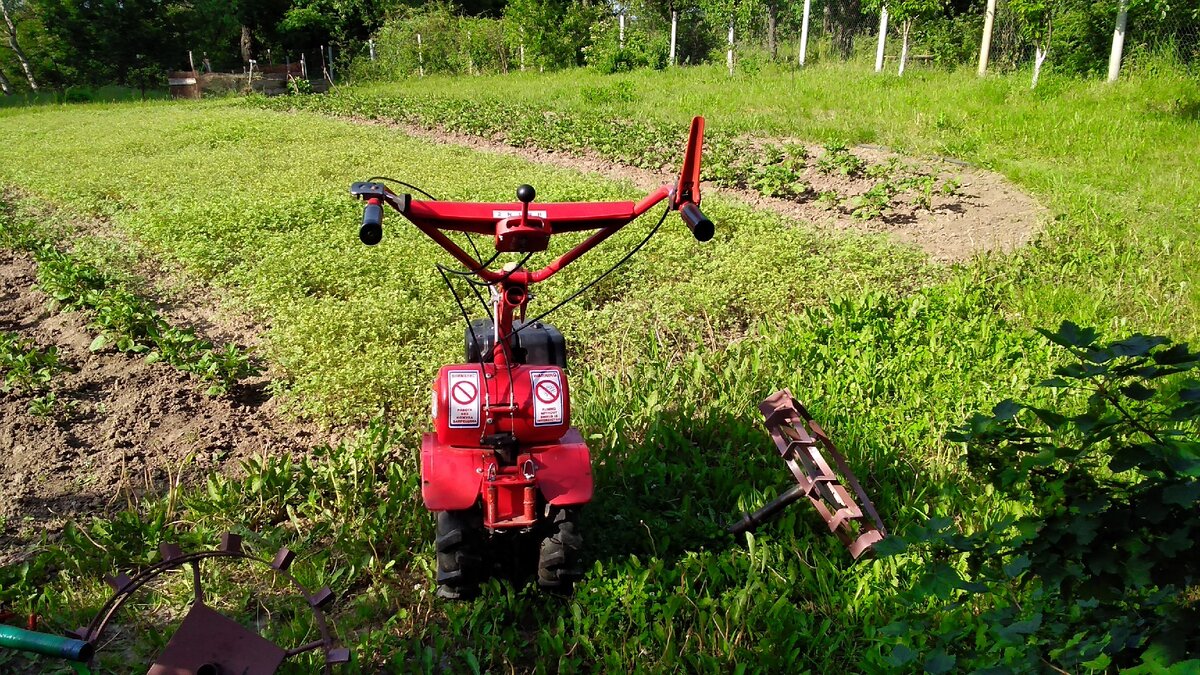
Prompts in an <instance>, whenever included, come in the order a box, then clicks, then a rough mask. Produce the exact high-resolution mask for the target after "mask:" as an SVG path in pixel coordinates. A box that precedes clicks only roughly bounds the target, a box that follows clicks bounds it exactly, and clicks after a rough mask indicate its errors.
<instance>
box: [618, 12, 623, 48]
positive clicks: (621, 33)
mask: <svg viewBox="0 0 1200 675" xmlns="http://www.w3.org/2000/svg"><path fill="white" fill-rule="evenodd" d="M617 18H618V19H619V23H620V25H621V29H620V35H619V37H618V43H619V45H620V47H621V49H625V15H624V14H622V15H620V16H619V17H617Z"/></svg>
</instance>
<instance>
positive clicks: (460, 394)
mask: <svg viewBox="0 0 1200 675" xmlns="http://www.w3.org/2000/svg"><path fill="white" fill-rule="evenodd" d="M446 386H447V387H449V389H450V392H449V395H448V396H447V397H446V398H447V399H448V401H449V406H450V420H449V422H450V428H451V429H474V428H477V427H479V371H478V370H451V371H449V372H448V373H446Z"/></svg>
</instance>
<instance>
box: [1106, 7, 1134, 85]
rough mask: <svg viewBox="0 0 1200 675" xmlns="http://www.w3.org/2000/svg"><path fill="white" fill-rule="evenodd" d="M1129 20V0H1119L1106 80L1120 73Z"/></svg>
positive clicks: (1115, 78) (1114, 77) (1112, 80)
mask: <svg viewBox="0 0 1200 675" xmlns="http://www.w3.org/2000/svg"><path fill="white" fill-rule="evenodd" d="M1128 21H1129V0H1121V6H1120V9H1118V10H1117V28H1116V30H1114V31H1113V42H1112V53H1111V54H1109V55H1108V81H1109V82H1116V81H1117V78H1118V77H1119V76H1120V75H1121V56H1122V54H1123V53H1124V52H1125V28H1126V26H1127V25H1128Z"/></svg>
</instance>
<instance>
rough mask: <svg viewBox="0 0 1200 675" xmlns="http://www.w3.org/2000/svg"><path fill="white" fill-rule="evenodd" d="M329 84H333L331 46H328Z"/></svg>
mask: <svg viewBox="0 0 1200 675" xmlns="http://www.w3.org/2000/svg"><path fill="white" fill-rule="evenodd" d="M329 84H333V45H332V44H330V45H329Z"/></svg>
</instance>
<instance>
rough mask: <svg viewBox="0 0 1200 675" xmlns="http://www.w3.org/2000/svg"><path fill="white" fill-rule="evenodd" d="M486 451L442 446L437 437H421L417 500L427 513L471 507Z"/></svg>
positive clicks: (488, 453) (480, 480)
mask: <svg viewBox="0 0 1200 675" xmlns="http://www.w3.org/2000/svg"><path fill="white" fill-rule="evenodd" d="M491 454H492V453H491V451H490V450H483V449H476V450H464V449H461V448H452V447H450V446H448V445H442V444H441V443H438V441H437V434H424V435H423V436H421V497H422V498H423V499H424V500H425V508H427V509H429V510H430V511H459V510H462V509H469V508H471V507H472V506H475V501H476V500H478V499H479V489H480V487H481V485H482V484H483V473H482V471H480V470H479V469H482V467H483V458H484V457H486V456H488V455H491Z"/></svg>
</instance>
